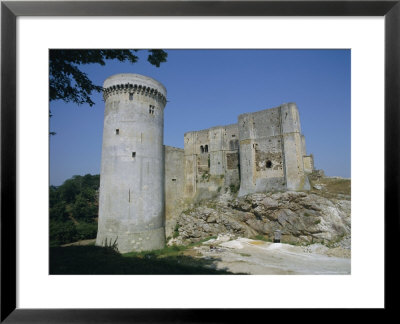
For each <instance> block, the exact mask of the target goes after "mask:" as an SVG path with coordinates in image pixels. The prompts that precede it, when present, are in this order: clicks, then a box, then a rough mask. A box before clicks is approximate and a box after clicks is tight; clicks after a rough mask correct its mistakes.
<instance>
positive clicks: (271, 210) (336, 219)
mask: <svg viewBox="0 0 400 324" xmlns="http://www.w3.org/2000/svg"><path fill="white" fill-rule="evenodd" d="M224 202H227V206H226V205H224V204H221V203H219V201H218V200H213V201H211V202H210V201H208V202H207V203H205V204H207V205H212V206H214V207H213V208H210V207H205V206H202V204H200V205H199V206H198V207H196V208H193V209H190V210H188V211H186V212H183V213H182V214H181V215H180V216H179V217H178V221H177V222H178V224H179V236H178V238H176V240H175V241H174V243H177V242H178V243H183V244H184V243H188V242H193V241H198V240H199V239H202V238H206V237H209V236H216V235H219V234H224V233H225V234H229V235H235V236H237V237H240V236H241V237H248V238H250V237H254V236H256V235H264V236H265V237H267V238H269V239H271V238H273V237H274V236H273V235H274V232H275V231H278V230H279V231H281V233H282V237H281V241H282V242H287V243H294V244H310V243H316V242H321V243H324V244H336V243H337V242H339V241H340V240H341V239H342V238H343V237H350V229H351V226H350V211H351V204H350V201H349V200H341V199H336V198H325V197H322V196H319V195H316V194H308V193H304V192H293V191H289V192H280V193H274V194H270V193H257V194H252V195H248V196H246V197H240V198H233V197H232V196H231V198H230V199H229V200H228V201H227V200H226V199H225V200H224ZM244 210H246V211H244Z"/></svg>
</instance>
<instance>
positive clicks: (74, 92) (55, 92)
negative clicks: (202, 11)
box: [49, 49, 168, 106]
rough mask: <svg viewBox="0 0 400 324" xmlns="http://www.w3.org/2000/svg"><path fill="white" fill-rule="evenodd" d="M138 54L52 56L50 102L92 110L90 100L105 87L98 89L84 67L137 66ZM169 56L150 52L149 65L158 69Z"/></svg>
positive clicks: (103, 52) (112, 52)
mask: <svg viewBox="0 0 400 324" xmlns="http://www.w3.org/2000/svg"><path fill="white" fill-rule="evenodd" d="M137 51H138V50H98V49H91V50H86V49H78V50H70V49H67V50H65V49H62V50H59V49H57V50H55V49H53V50H50V52H49V72H50V82H49V94H50V101H53V100H63V101H65V102H74V103H76V104H88V105H89V106H93V105H94V102H93V101H92V99H91V95H92V93H93V92H100V91H101V90H102V87H101V86H100V85H95V84H93V82H92V81H91V80H90V79H89V78H88V76H87V74H86V73H84V72H82V71H81V70H80V65H83V64H100V65H102V66H104V65H105V64H106V60H118V61H120V62H126V61H127V62H130V63H136V62H137V60H138V57H137V56H136V55H134V53H135V52H137ZM167 55H168V54H167V53H166V52H165V51H163V50H149V56H148V58H147V61H148V62H150V64H152V65H155V66H157V67H159V66H160V64H161V63H162V62H166V60H167Z"/></svg>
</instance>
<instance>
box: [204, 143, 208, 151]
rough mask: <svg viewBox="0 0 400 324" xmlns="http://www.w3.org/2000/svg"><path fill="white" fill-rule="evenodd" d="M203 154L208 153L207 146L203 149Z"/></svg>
mask: <svg viewBox="0 0 400 324" xmlns="http://www.w3.org/2000/svg"><path fill="white" fill-rule="evenodd" d="M204 152H206V153H208V145H206V146H205V147H204Z"/></svg>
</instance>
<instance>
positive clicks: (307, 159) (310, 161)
mask: <svg viewBox="0 0 400 324" xmlns="http://www.w3.org/2000/svg"><path fill="white" fill-rule="evenodd" d="M303 164H304V172H305V173H311V172H313V171H314V156H313V155H312V154H310V155H306V156H304V157H303Z"/></svg>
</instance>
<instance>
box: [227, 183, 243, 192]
mask: <svg viewBox="0 0 400 324" xmlns="http://www.w3.org/2000/svg"><path fill="white" fill-rule="evenodd" d="M229 188H230V189H231V192H232V193H237V192H238V191H239V189H240V185H234V184H231V185H230V186H229Z"/></svg>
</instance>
